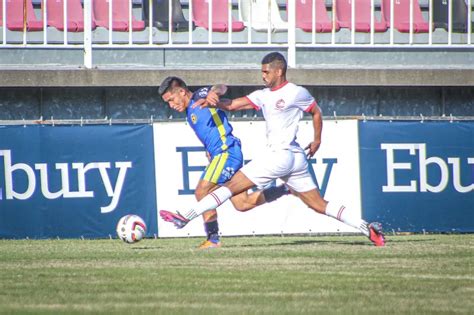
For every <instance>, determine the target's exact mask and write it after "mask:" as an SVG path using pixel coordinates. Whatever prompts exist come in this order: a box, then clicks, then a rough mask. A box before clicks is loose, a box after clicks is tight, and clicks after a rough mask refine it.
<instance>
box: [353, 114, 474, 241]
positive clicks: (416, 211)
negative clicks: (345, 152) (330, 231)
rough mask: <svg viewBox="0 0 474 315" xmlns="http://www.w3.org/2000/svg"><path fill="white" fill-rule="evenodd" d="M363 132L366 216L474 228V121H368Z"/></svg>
mask: <svg viewBox="0 0 474 315" xmlns="http://www.w3.org/2000/svg"><path fill="white" fill-rule="evenodd" d="M359 136H360V160H361V182H362V205H363V207H362V208H363V216H364V218H365V219H367V220H369V221H380V222H383V223H384V225H385V227H386V228H387V229H394V230H401V231H422V230H423V229H424V230H426V231H437V232H450V231H457V232H474V122H454V123H449V122H424V123H420V122H380V121H370V122H369V121H368V122H360V123H359Z"/></svg>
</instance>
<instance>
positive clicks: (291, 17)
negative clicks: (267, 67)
mask: <svg viewBox="0 0 474 315" xmlns="http://www.w3.org/2000/svg"><path fill="white" fill-rule="evenodd" d="M295 32H296V3H295V1H288V66H289V67H290V68H295V67H296V33H295Z"/></svg>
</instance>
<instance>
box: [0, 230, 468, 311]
mask: <svg viewBox="0 0 474 315" xmlns="http://www.w3.org/2000/svg"><path fill="white" fill-rule="evenodd" d="M223 240H224V247H223V248H220V249H213V250H204V251H202V250H197V249H195V247H196V246H197V245H198V244H199V242H200V241H201V239H196V238H189V239H157V240H155V239H147V240H144V241H142V242H140V243H137V244H133V245H127V244H125V243H121V242H120V241H119V240H116V239H115V240H85V241H83V240H43V241H38V240H36V241H33V240H16V241H13V240H1V241H0V313H2V314H5V313H8V314H25V313H26V314H28V313H30V314H38V313H41V314H51V313H67V314H84V313H94V314H96V313H115V314H249V313H251V314H255V313H258V314H304V313H306V314H386V313H389V314H395V313H396V314H407V313H409V314H473V313H474V281H473V280H474V274H473V265H474V250H473V249H474V235H412V236H392V237H390V236H389V237H388V240H389V242H388V244H387V246H386V247H384V248H376V247H373V246H371V245H370V244H369V242H368V241H367V240H366V239H365V238H363V237H359V236H311V237H310V236H308V237H239V238H224V239H223Z"/></svg>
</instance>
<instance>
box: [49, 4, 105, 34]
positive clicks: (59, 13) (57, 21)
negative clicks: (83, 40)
mask: <svg viewBox="0 0 474 315" xmlns="http://www.w3.org/2000/svg"><path fill="white" fill-rule="evenodd" d="M66 4H67V24H66V25H67V31H68V32H83V31H84V12H83V10H82V5H81V0H68V1H64V0H48V1H47V13H48V14H47V16H48V26H54V27H55V28H57V29H58V30H60V31H64V6H65V5H66ZM42 8H44V1H43V2H42ZM91 26H92V29H95V28H96V23H95V18H94V16H93V15H92V22H91Z"/></svg>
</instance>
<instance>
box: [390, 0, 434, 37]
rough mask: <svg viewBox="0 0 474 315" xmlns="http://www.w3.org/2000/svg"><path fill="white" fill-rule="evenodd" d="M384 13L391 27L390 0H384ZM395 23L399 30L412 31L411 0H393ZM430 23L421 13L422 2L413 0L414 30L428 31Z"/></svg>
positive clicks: (419, 31)
mask: <svg viewBox="0 0 474 315" xmlns="http://www.w3.org/2000/svg"><path fill="white" fill-rule="evenodd" d="M382 13H383V15H384V17H385V20H386V21H387V25H388V26H389V27H390V0H383V5H382ZM393 24H394V26H395V28H396V29H397V30H398V31H399V32H410V0H394V1H393ZM429 29H430V25H429V23H428V22H426V21H425V19H424V18H423V15H422V14H421V9H420V4H419V3H418V1H416V0H413V32H414V33H427V32H428V31H429Z"/></svg>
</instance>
